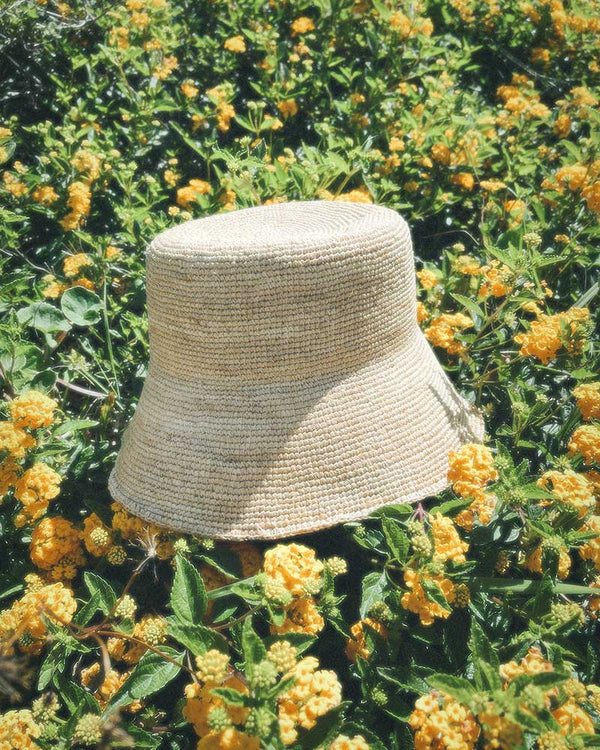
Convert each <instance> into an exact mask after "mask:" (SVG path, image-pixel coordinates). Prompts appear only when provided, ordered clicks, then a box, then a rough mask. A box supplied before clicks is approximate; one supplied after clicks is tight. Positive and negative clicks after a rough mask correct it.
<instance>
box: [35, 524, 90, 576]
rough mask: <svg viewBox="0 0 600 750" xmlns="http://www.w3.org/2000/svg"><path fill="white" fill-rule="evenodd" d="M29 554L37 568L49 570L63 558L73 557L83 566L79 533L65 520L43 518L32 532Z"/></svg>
mask: <svg viewBox="0 0 600 750" xmlns="http://www.w3.org/2000/svg"><path fill="white" fill-rule="evenodd" d="M29 551H30V552H29V553H30V556H31V560H32V562H33V563H34V564H35V565H37V567H38V568H42V569H43V570H49V569H50V568H51V567H52V566H53V565H56V563H58V562H59V561H60V560H61V559H62V558H63V557H66V556H69V555H73V556H75V558H76V559H78V560H80V561H81V563H82V564H83V554H82V551H81V537H80V533H79V531H78V530H77V529H76V528H75V526H73V524H72V523H71V522H70V521H67V519H66V518H61V517H60V516H56V517H54V518H44V519H43V520H42V521H40V523H38V525H37V526H36V527H35V529H34V530H33V533H32V534H31V543H30V545H29Z"/></svg>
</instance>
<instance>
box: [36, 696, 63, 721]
mask: <svg viewBox="0 0 600 750" xmlns="http://www.w3.org/2000/svg"><path fill="white" fill-rule="evenodd" d="M59 708H60V703H59V702H58V698H57V697H56V695H55V694H54V693H44V694H43V695H40V697H39V698H36V699H35V700H34V701H33V703H32V704H31V712H32V714H33V718H34V719H35V720H36V721H37V722H38V723H39V724H46V722H48V721H51V720H52V719H53V718H54V717H55V716H56V713H57V711H58V709H59Z"/></svg>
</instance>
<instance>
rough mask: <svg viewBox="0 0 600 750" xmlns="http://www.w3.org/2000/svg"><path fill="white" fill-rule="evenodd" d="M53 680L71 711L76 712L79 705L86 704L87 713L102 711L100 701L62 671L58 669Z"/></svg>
mask: <svg viewBox="0 0 600 750" xmlns="http://www.w3.org/2000/svg"><path fill="white" fill-rule="evenodd" d="M52 682H53V684H54V685H55V687H56V688H57V689H58V691H59V693H60V697H61V699H62V701H63V702H64V704H65V705H66V707H67V709H68V711H69V713H74V712H75V711H76V710H77V709H78V708H79V706H84V708H85V713H93V714H97V713H100V705H99V703H98V701H97V700H96V699H95V698H94V697H93V696H92V695H91V693H88V692H87V690H84V689H83V688H82V687H81V686H80V685H77V684H76V683H74V682H71V680H69V678H68V677H67V676H66V675H65V674H63V672H62V671H56V672H55V674H54V676H53V678H52Z"/></svg>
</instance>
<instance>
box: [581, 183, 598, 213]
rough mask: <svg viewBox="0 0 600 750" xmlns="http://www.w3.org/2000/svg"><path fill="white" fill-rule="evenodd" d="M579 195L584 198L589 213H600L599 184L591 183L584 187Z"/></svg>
mask: <svg viewBox="0 0 600 750" xmlns="http://www.w3.org/2000/svg"><path fill="white" fill-rule="evenodd" d="M581 195H582V196H583V197H584V198H585V200H586V203H587V207H588V208H589V210H590V211H593V212H594V213H597V214H598V213H600V182H593V183H592V184H591V185H587V186H586V187H584V188H583V190H582V191H581Z"/></svg>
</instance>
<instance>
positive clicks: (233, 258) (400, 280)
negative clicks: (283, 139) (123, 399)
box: [109, 201, 484, 539]
mask: <svg viewBox="0 0 600 750" xmlns="http://www.w3.org/2000/svg"><path fill="white" fill-rule="evenodd" d="M147 303H148V316H149V335H150V363H149V369H148V376H147V379H146V381H145V383H144V387H143V391H142V394H141V397H140V400H139V403H138V405H137V408H136V411H135V414H134V416H133V418H132V420H131V422H130V424H129V425H128V426H127V428H126V429H125V432H124V435H123V441H122V445H121V450H120V452H119V455H118V457H117V462H116V464H115V468H114V469H113V471H112V473H111V476H110V479H109V489H110V492H111V494H112V496H113V497H114V498H115V499H116V500H118V501H119V502H120V503H122V504H123V505H124V506H125V507H126V508H128V509H129V510H130V511H131V512H132V513H134V514H136V515H138V516H140V517H142V518H144V519H146V520H148V521H154V522H156V523H159V524H161V525H163V526H167V527H170V528H172V529H175V530H178V531H182V532H190V533H195V534H201V535H203V536H209V537H215V538H219V539H273V538H279V537H286V536H290V535H293V534H300V533H304V532H309V531H314V530H317V529H321V528H324V527H327V526H333V525H335V524H338V523H341V522H344V521H349V520H353V519H358V518H364V517H365V516H367V515H368V514H369V513H370V512H371V511H372V510H374V509H375V508H378V507H380V506H382V505H385V504H388V503H397V502H413V501H416V500H419V499H422V498H424V497H426V496H428V495H432V494H435V493H437V492H439V491H441V490H442V489H443V488H445V487H446V486H447V485H448V482H447V479H446V474H447V471H448V453H449V451H450V450H451V449H456V448H458V447H459V446H460V445H462V444H463V443H465V442H479V441H481V440H483V434H484V430H483V421H482V419H481V415H480V413H479V412H478V411H477V410H476V409H475V408H474V407H473V406H471V405H470V404H469V403H468V402H467V401H465V400H464V399H463V398H462V397H461V396H460V395H459V394H458V393H457V391H456V390H455V388H454V386H453V385H452V384H451V382H450V381H449V379H448V377H447V376H446V374H445V372H444V371H443V369H442V368H441V366H440V364H439V363H438V361H437V360H436V358H435V356H434V354H433V352H432V350H431V348H430V346H429V344H428V343H427V341H426V339H425V338H424V336H423V334H422V333H421V331H420V329H419V327H418V325H417V317H416V289H415V273H414V260H413V254H412V243H411V238H410V231H409V228H408V226H407V224H406V222H405V221H404V219H402V217H401V216H400V215H399V214H398V213H397V212H396V211H393V210H391V209H388V208H384V207H382V206H375V205H371V204H354V203H345V202H340V201H291V202H288V203H281V204H273V205H267V206H258V207H255V208H247V209H241V210H237V211H232V212H227V213H220V214H216V215H214V216H210V217H207V218H204V219H198V220H194V221H188V222H185V223H183V224H181V225H179V226H177V227H174V228H173V229H169V230H167V231H166V232H162V233H161V234H159V235H158V236H157V237H156V239H155V240H154V242H153V243H152V244H151V246H150V248H149V250H148V253H147Z"/></svg>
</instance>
